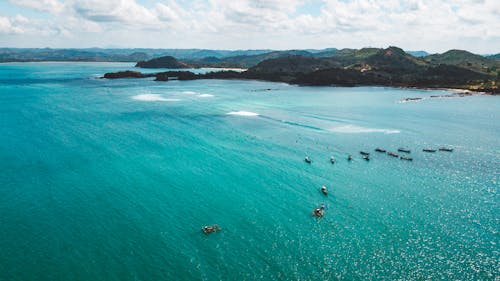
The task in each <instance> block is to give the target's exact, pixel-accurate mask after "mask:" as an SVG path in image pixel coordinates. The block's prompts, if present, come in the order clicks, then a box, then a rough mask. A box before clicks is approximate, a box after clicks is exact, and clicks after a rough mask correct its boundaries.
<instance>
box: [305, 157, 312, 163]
mask: <svg viewBox="0 0 500 281" xmlns="http://www.w3.org/2000/svg"><path fill="white" fill-rule="evenodd" d="M304 161H306V163H309V164H311V163H312V160H311V158H309V156H306V158H304Z"/></svg>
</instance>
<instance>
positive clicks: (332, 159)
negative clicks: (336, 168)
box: [330, 156, 335, 164]
mask: <svg viewBox="0 0 500 281" xmlns="http://www.w3.org/2000/svg"><path fill="white" fill-rule="evenodd" d="M330 163H332V164H335V157H333V156H332V157H330Z"/></svg>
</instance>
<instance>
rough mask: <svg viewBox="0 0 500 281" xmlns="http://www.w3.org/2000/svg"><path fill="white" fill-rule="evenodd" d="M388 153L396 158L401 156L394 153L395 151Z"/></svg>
mask: <svg viewBox="0 0 500 281" xmlns="http://www.w3.org/2000/svg"><path fill="white" fill-rule="evenodd" d="M387 155H389V156H392V157H396V158H398V157H399V155H397V154H396V153H394V152H387Z"/></svg>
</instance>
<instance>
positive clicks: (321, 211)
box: [312, 204, 325, 218]
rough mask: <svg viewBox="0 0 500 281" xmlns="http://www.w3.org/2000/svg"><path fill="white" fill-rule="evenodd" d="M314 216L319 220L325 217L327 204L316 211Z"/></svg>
mask: <svg viewBox="0 0 500 281" xmlns="http://www.w3.org/2000/svg"><path fill="white" fill-rule="evenodd" d="M312 215H313V216H314V217H317V218H322V217H323V216H324V215H325V204H321V207H319V208H316V209H314V210H313V211H312Z"/></svg>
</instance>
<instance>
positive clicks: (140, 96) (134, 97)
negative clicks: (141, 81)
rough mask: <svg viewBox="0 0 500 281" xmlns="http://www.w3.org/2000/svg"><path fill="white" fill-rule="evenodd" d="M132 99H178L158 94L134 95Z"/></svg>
mask: <svg viewBox="0 0 500 281" xmlns="http://www.w3.org/2000/svg"><path fill="white" fill-rule="evenodd" d="M132 99H134V100H139V101H180V99H172V98H165V97H163V96H162V95H160V94H142V95H135V96H133V97H132Z"/></svg>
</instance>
